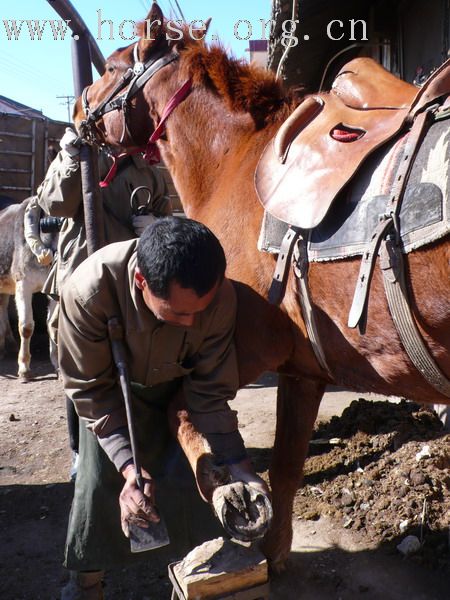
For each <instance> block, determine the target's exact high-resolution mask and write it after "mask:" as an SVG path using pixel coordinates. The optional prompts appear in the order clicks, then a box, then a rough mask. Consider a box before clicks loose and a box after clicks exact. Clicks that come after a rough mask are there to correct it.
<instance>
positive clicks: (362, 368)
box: [310, 242, 450, 402]
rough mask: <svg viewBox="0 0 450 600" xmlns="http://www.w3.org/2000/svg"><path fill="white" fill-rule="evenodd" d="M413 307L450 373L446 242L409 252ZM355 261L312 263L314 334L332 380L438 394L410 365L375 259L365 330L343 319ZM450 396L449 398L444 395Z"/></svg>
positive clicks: (424, 396) (420, 395)
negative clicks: (315, 319) (316, 332)
mask: <svg viewBox="0 0 450 600" xmlns="http://www.w3.org/2000/svg"><path fill="white" fill-rule="evenodd" d="M407 262H408V269H407V271H408V276H407V279H408V281H409V284H410V296H411V298H412V309H413V313H414V316H415V318H416V321H417V324H418V326H419V329H420V331H421V333H422V335H423V337H424V340H425V343H426V345H427V347H428V349H429V351H430V352H431V354H432V356H433V357H434V359H435V361H436V362H437V364H438V365H439V367H440V369H441V371H443V372H444V373H445V374H446V375H447V377H448V378H450V350H449V349H450V294H449V293H448V282H449V276H448V275H449V269H448V264H449V252H448V242H443V243H440V244H437V245H436V246H434V247H428V248H424V249H422V250H420V251H417V252H413V253H411V254H409V255H408V258H407ZM359 266H360V261H359V260H356V259H351V260H345V261H337V262H332V263H326V264H323V263H322V264H314V265H311V270H310V286H311V293H312V297H313V302H314V304H315V305H316V307H317V308H318V310H316V316H317V320H318V327H319V336H320V339H321V341H322V344H323V346H324V351H325V355H326V358H327V362H328V364H329V366H330V369H331V371H332V373H333V375H334V376H335V378H336V381H337V383H338V384H340V385H345V386H348V387H351V388H354V389H357V390H361V391H375V392H379V393H383V394H391V395H403V396H405V397H408V398H411V399H416V400H421V401H430V402H434V401H436V398H439V399H440V400H442V398H443V397H442V396H440V395H439V394H438V392H436V391H435V390H434V389H432V388H430V386H429V385H428V384H427V383H426V381H425V379H424V378H423V377H422V375H421V374H420V373H419V372H418V371H417V370H416V369H415V367H414V366H413V365H412V363H411V361H410V359H409V358H408V356H407V355H406V353H405V351H404V349H403V346H402V344H401V342H400V339H399V336H398V333H397V330H396V328H395V326H394V323H393V320H392V317H391V315H390V312H389V308H388V305H387V300H386V296H385V292H384V286H383V282H382V275H381V272H380V269H379V266H378V265H377V266H376V267H375V272H374V275H373V280H372V284H371V287H370V296H369V303H368V314H367V326H366V331H365V333H364V334H360V333H359V331H358V330H357V329H350V328H349V327H348V325H347V320H348V314H349V311H350V306H351V303H352V300H353V294H354V288H355V284H356V281H357V277H358V272H359ZM449 401H450V400H449Z"/></svg>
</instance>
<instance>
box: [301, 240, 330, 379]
mask: <svg viewBox="0 0 450 600" xmlns="http://www.w3.org/2000/svg"><path fill="white" fill-rule="evenodd" d="M306 244H307V242H306V240H305V239H304V238H303V236H302V235H301V234H299V235H298V237H297V239H296V242H295V247H294V259H293V265H294V273H295V274H296V275H297V280H298V291H299V298H300V306H301V308H302V316H303V320H304V321H305V325H306V331H307V332H308V338H309V341H310V342H311V346H312V349H313V351H314V354H315V356H316V358H317V362H318V363H319V365H320V366H321V367H322V369H323V370H324V371H326V372H327V374H328V375H329V376H330V378H331V379H332V380H333V379H334V378H333V375H332V374H331V371H330V368H329V367H328V364H327V360H326V358H325V352H324V351H323V347H322V344H321V341H320V337H319V331H318V329H317V323H316V318H315V313H314V308H313V305H312V302H311V295H310V293H309V285H308V267H309V262H308V250H307V246H306Z"/></svg>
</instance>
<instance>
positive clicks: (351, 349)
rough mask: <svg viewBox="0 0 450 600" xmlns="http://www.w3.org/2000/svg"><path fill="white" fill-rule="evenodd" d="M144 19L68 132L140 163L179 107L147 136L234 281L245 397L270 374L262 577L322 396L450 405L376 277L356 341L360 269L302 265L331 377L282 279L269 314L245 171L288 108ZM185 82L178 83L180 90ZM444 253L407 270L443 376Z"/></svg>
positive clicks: (275, 549)
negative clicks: (127, 78) (273, 392)
mask: <svg viewBox="0 0 450 600" xmlns="http://www.w3.org/2000/svg"><path fill="white" fill-rule="evenodd" d="M147 19H148V20H150V22H152V23H153V22H155V25H154V26H153V28H152V35H151V36H148V35H143V33H144V29H143V28H142V30H141V38H140V39H139V42H138V44H137V45H134V44H133V45H131V46H129V47H127V48H124V49H121V50H117V51H116V52H114V53H113V54H112V55H111V56H110V57H109V59H108V61H107V63H106V71H105V74H104V75H103V77H102V78H101V79H100V80H98V81H97V82H96V83H94V85H92V86H91V87H90V88H89V89H88V90H87V92H86V93H85V97H84V107H83V103H82V102H81V101H80V100H79V101H78V103H77V107H76V110H75V122H76V124H77V126H79V125H80V123H81V122H82V121H83V120H84V119H85V117H86V110H87V107H89V110H90V111H93V113H92V114H93V116H94V118H93V119H92V123H91V126H90V135H91V139H94V138H95V141H96V142H98V143H104V144H106V145H108V146H110V147H111V148H113V149H114V150H115V153H116V154H118V153H119V152H124V151H126V152H133V151H137V150H139V149H142V148H145V147H146V145H147V142H148V140H149V138H150V136H152V133H153V132H154V131H155V129H156V130H158V125H159V124H160V121H161V119H163V121H165V116H166V115H165V114H164V111H165V109H166V107H167V104H168V102H169V100H170V99H171V98H172V97H173V96H174V95H175V94H177V93H178V100H179V102H178V106H177V107H176V108H175V109H174V110H173V111H172V112H171V114H170V117H169V118H168V119H167V121H166V122H165V125H164V130H163V131H162V129H163V128H162V127H160V128H159V130H158V133H159V134H160V135H159V141H158V143H157V146H158V149H159V151H160V152H161V154H162V157H163V159H164V162H165V164H166V165H167V167H168V169H169V171H170V173H171V175H172V177H173V180H174V182H175V185H176V188H177V191H178V193H179V195H180V198H181V199H182V203H183V207H184V210H185V212H186V214H187V216H189V217H191V218H194V219H197V220H199V221H202V222H204V223H206V224H207V225H208V226H209V227H210V228H211V229H212V230H213V231H214V233H215V234H216V235H217V236H218V238H219V239H220V241H221V243H222V244H223V246H224V248H225V252H226V256H227V260H228V271H227V274H228V276H229V277H230V278H232V279H233V280H235V286H236V291H237V294H238V305H239V310H238V321H237V329H236V345H237V349H238V356H239V368H240V383H241V385H242V386H243V385H246V384H247V383H249V382H251V381H253V380H255V378H256V377H257V376H258V375H260V374H261V373H262V372H263V371H265V370H273V371H278V373H280V380H279V388H278V405H277V425H276V438H275V446H274V452H273V460H272V464H271V468H270V481H271V487H272V492H273V508H274V519H273V524H272V527H271V529H270V531H269V533H268V534H267V536H266V539H265V541H264V550H265V552H266V554H267V556H268V557H269V558H270V559H271V561H272V565H274V566H275V567H281V565H282V564H283V562H284V561H285V560H286V559H287V557H288V554H289V551H290V545H291V539H292V524H291V518H292V504H293V498H294V495H295V493H296V491H297V489H298V486H299V484H300V481H301V475H302V469H303V464H304V460H305V457H306V453H307V448H308V442H309V440H310V437H311V433H312V429H313V425H314V421H315V419H316V416H317V412H318V408H319V404H320V400H321V398H322V395H323V393H324V390H325V387H326V385H327V384H329V383H334V384H337V385H341V386H345V387H347V388H350V389H353V390H357V391H360V392H364V391H366V392H368V391H370V392H378V393H381V394H386V395H400V396H405V397H407V398H410V399H412V400H415V401H418V402H427V403H448V402H449V399H448V398H447V397H445V396H444V395H443V394H439V393H438V392H437V391H436V390H435V389H433V388H432V387H431V386H430V385H429V384H428V383H427V382H426V381H425V379H424V378H423V377H422V375H421V374H420V373H419V372H418V371H417V370H416V369H415V368H414V366H413V364H412V363H411V361H410V360H409V358H408V356H407V355H406V353H405V351H404V349H403V347H402V344H401V342H400V340H399V336H398V334H397V331H396V329H395V327H394V324H393V322H392V318H391V316H390V313H389V310H388V305H387V302H386V297H385V293H384V289H383V283H382V278H381V275H380V271H379V269H378V268H376V269H375V272H374V275H373V281H372V285H371V295H370V302H369V306H368V315H367V329H366V332H365V335H360V333H359V332H358V331H357V330H355V329H349V328H348V327H347V318H348V313H349V309H350V305H351V302H352V297H353V293H354V288H355V282H356V281H357V278H358V270H359V266H360V259H359V258H349V259H345V260H339V261H332V262H326V263H313V264H311V265H310V269H309V286H310V293H311V297H312V303H313V306H314V310H315V312H316V316H317V325H318V331H319V335H320V337H321V338H322V340H324V341H325V348H324V351H325V357H326V361H327V364H328V366H329V369H330V372H331V374H332V375H331V376H330V375H329V374H328V373H327V372H326V371H325V370H324V369H323V368H322V367H321V366H320V365H319V364H318V362H317V360H316V357H315V355H314V352H313V350H312V347H311V344H310V341H309V339H308V335H307V333H306V327H305V322H304V319H303V317H302V312H301V309H300V306H299V302H298V295H297V285H296V281H295V277H294V275H293V274H292V272H291V273H290V276H289V281H288V284H287V290H286V294H285V296H284V300H283V303H282V305H281V308H277V307H275V306H272V305H270V304H269V303H268V302H267V300H266V298H267V296H268V291H269V287H270V285H271V281H272V277H273V271H274V265H275V261H274V258H273V257H272V256H270V255H268V254H263V253H260V252H258V250H257V241H258V235H259V232H260V227H261V221H262V217H263V208H262V206H261V205H260V203H259V201H258V198H257V195H256V192H255V187H254V173H255V168H256V166H257V163H258V160H259V157H260V155H261V154H262V152H263V150H264V148H265V147H266V145H267V144H268V142H269V140H270V139H271V138H272V137H273V136H274V135H275V133H276V132H277V130H278V129H279V127H280V125H281V124H282V123H283V122H284V121H285V119H286V118H287V117H288V116H289V115H290V114H291V113H292V111H293V110H294V109H295V106H296V102H295V101H294V99H293V98H292V97H291V96H290V95H289V94H287V93H286V92H285V91H284V90H283V89H282V86H281V85H280V83H278V82H277V81H276V80H275V77H274V76H273V75H272V74H271V73H270V72H267V71H264V70H261V69H258V68H256V67H254V66H252V65H246V64H243V63H242V62H240V61H236V60H233V59H230V58H228V57H227V55H226V53H225V52H224V51H223V50H222V49H221V48H220V47H212V48H208V47H207V46H206V45H205V44H204V43H203V42H202V41H196V40H193V39H192V37H191V36H190V35H189V33H188V32H187V30H186V31H185V32H184V33H185V34H184V37H183V39H181V40H178V41H171V40H167V36H166V28H165V27H166V26H165V24H164V18H163V15H162V14H161V11H160V9H159V7H158V6H157V5H156V4H154V5H153V6H152V9H151V11H150V14H149V15H148V17H147ZM157 21H159V22H160V23H159V24H158V23H157ZM150 37H152V38H153V39H148V38H150ZM198 37H200V36H198ZM146 38H147V39H146ZM152 59H154V61H159V62H155V65H156V66H155V65H154V66H153V67H151V68H152V69H153V70H154V71H155V72H154V74H153V76H152V77H151V78H150V79H149V80H148V81H147V82H146V83H145V85H143V87H142V88H141V89H139V90H137V91H136V90H135V93H132V94H131V96H130V101H129V102H128V106H127V109H126V111H125V110H123V104H121V101H122V100H123V98H124V97H125V96H126V94H127V88H126V86H125V85H122V89H120V90H119V88H117V85H118V82H119V81H120V79H121V77H122V76H124V75H125V74H126V73H127V72H128V73H129V69H133V67H136V65H137V68H138V70H139V68H140V66H139V64H140V63H141V62H143V63H146V62H148V61H150V62H151V61H152ZM137 63H139V64H137ZM185 82H189V83H188V84H187V88H189V89H188V91H187V92H186V90H187V88H186V86H185ZM182 88H184V89H182ZM180 90H181V94H182V97H181V98H180ZM119 91H120V93H119ZM185 92H186V93H185ZM121 94H122V98H121V97H120V96H121ZM111 98H112V99H113V100H112V102H114V100H116V99H118V100H117V103H116V104H115V105H114V106H113V107H112V108H114V110H111V111H109V112H105V113H104V114H103V112H102V113H101V114H100V113H97V114H95V109H96V107H99V106H100V105H102V103H104V102H105V100H106V101H107V102H108V101H110V100H111ZM116 109H118V110H116ZM166 113H167V109H166ZM100 117H101V118H100ZM94 120H95V121H96V123H95V125H94V124H93V121H94ZM154 139H155V136H154V137H153V138H152V140H154ZM336 167H337V168H338V169H339V165H336ZM299 194H301V186H300V185H299ZM447 242H448V238H444V239H443V240H440V241H439V242H435V243H432V244H429V245H427V246H426V247H423V248H421V249H420V250H417V251H414V252H411V253H410V254H408V255H407V256H406V257H405V260H406V263H407V274H408V285H409V291H410V296H411V298H412V308H413V312H414V315H415V316H416V318H417V320H418V321H419V323H420V330H421V332H422V334H423V337H424V339H425V342H426V344H427V346H428V348H429V349H430V352H431V353H432V355H433V357H434V359H435V361H436V363H437V364H438V365H439V367H440V369H441V370H442V371H443V372H444V373H446V374H447V376H448V374H449V373H450V357H449V347H450V339H449V338H450V298H449V293H448V283H449V281H448V258H449V254H448V245H447ZM256 411H257V407H255V414H256Z"/></svg>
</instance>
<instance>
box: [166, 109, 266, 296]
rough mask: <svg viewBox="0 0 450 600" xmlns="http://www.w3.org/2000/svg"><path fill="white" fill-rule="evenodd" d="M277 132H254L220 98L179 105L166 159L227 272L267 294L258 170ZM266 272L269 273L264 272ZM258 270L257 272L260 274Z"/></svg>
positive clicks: (249, 123) (242, 116)
mask: <svg viewBox="0 0 450 600" xmlns="http://www.w3.org/2000/svg"><path fill="white" fill-rule="evenodd" d="M273 134H274V130H273V128H272V130H261V131H255V125H254V123H253V120H252V118H251V116H250V115H248V114H246V113H239V114H237V113H230V112H229V111H226V109H225V107H224V105H223V104H222V102H221V101H220V100H217V99H214V98H213V99H212V100H211V101H210V102H209V104H208V103H205V102H197V103H196V105H193V104H192V103H190V104H189V105H188V103H186V105H185V106H183V110H182V107H181V106H179V107H178V108H177V110H176V111H175V112H174V113H173V114H172V116H171V118H170V125H169V127H168V131H167V137H168V141H167V142H164V143H163V144H162V149H163V158H164V161H165V163H166V164H167V167H168V169H169V171H170V174H171V176H172V178H173V180H174V183H175V186H176V188H177V192H178V194H179V196H180V199H181V202H182V204H183V209H184V211H185V213H186V215H187V216H188V217H190V218H193V219H197V220H199V221H201V222H203V223H205V224H206V225H208V227H210V228H211V229H212V231H213V232H214V233H215V234H216V235H217V236H218V238H219V239H220V241H221V243H222V245H223V246H224V249H225V253H226V255H227V260H228V274H229V276H230V277H232V278H234V279H238V280H240V281H243V282H245V283H248V284H249V285H250V286H251V287H253V288H254V289H256V290H258V292H259V293H260V294H263V295H265V293H266V291H267V289H266V288H267V287H268V285H269V283H270V279H271V273H272V268H273V265H272V262H271V261H270V260H269V258H270V257H267V256H265V255H262V254H261V253H259V252H258V250H257V240H258V235H259V230H260V227H261V222H262V216H263V209H262V206H261V205H260V203H259V201H258V199H257V196H256V192H255V188H254V172H255V168H256V165H257V162H258V160H259V157H260V155H261V153H262V151H263V149H264V147H265V145H266V144H267V142H268V140H269V139H270V137H271V136H272V135H273ZM266 270H267V273H266V275H263V272H265V271H266ZM257 274H259V275H257Z"/></svg>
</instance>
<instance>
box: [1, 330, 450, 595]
mask: <svg viewBox="0 0 450 600" xmlns="http://www.w3.org/2000/svg"><path fill="white" fill-rule="evenodd" d="M33 349H34V357H33V363H32V367H33V369H34V372H35V375H36V378H35V379H34V380H33V381H30V382H28V383H22V382H21V381H19V380H17V378H16V377H15V370H16V362H15V360H14V359H13V358H12V357H8V358H7V359H5V360H3V361H1V362H0V392H1V394H0V397H1V400H0V442H1V443H0V534H1V537H0V540H1V541H0V598H1V599H2V600H38V599H45V600H48V599H56V598H58V597H59V590H60V588H61V586H62V585H63V584H64V582H65V581H66V580H67V573H66V572H65V570H64V569H63V568H62V566H61V562H62V553H63V546H64V538H65V529H66V523H67V516H68V512H69V508H70V502H71V496H72V491H73V486H72V484H71V483H69V481H68V479H69V478H68V472H69V464H70V452H69V449H68V446H67V439H66V423H65V409H64V403H63V394H62V387H61V383H60V382H59V381H58V380H57V379H56V377H55V376H54V374H53V373H52V371H51V366H50V363H49V361H48V359H47V357H46V348H45V338H44V336H37V338H36V340H35V341H34V342H33ZM275 384H276V380H275V377H274V376H272V375H267V376H266V377H264V378H262V379H261V381H260V382H259V383H257V384H254V385H252V386H249V387H248V388H246V389H245V390H242V391H241V392H240V393H239V396H238V398H237V400H235V401H234V403H233V408H235V409H237V410H238V411H239V418H240V422H241V430H242V433H243V436H244V439H245V441H246V445H247V447H248V448H249V451H250V453H251V456H252V458H253V460H254V462H255V464H256V466H257V469H258V471H259V472H260V473H262V474H263V476H264V477H267V469H268V464H269V461H270V447H271V445H272V441H273V432H274V424H275V393H276V392H275V390H276V388H275ZM365 398H367V400H366V399H359V396H358V395H356V394H350V393H348V392H343V391H336V390H335V391H333V392H331V393H329V394H327V396H326V399H325V401H324V402H323V403H322V404H323V407H322V409H321V413H320V419H319V423H318V425H317V427H316V432H315V435H314V440H313V442H312V443H311V445H310V448H311V450H310V457H309V458H308V461H307V467H306V476H305V486H304V487H303V488H301V489H300V490H299V491H298V493H297V496H296V499H295V511H294V516H293V525H294V542H293V547H292V553H291V559H290V563H289V566H288V569H287V571H286V572H285V573H284V574H282V575H280V576H277V577H273V578H272V580H271V598H273V599H274V600H339V599H341V600H347V599H348V600H349V599H350V598H352V599H353V598H355V597H356V598H361V599H363V600H379V599H383V600H402V599H407V600H444V599H448V598H450V591H449V589H448V588H449V583H450V579H449V577H450V554H449V524H450V502H449V500H450V498H449V496H450V444H449V441H450V436H448V435H444V433H443V431H442V429H441V426H440V423H439V421H438V420H437V419H436V417H435V416H434V415H433V414H431V413H429V412H427V411H424V410H421V409H420V407H418V406H417V405H414V404H411V403H407V402H397V403H387V402H380V401H374V399H373V398H370V399H369V396H366V397H365ZM345 407H346V408H345ZM342 411H343V412H342ZM341 413H342V416H341V417H333V416H332V415H338V414H339V415H340V414H341ZM256 415H257V418H256ZM408 535H413V536H415V537H416V538H417V539H418V540H419V544H420V548H419V549H418V551H417V552H415V553H414V554H412V555H410V556H407V557H405V556H403V555H402V554H401V553H400V552H399V550H397V545H398V544H399V543H400V542H401V541H402V540H404V538H405V537H406V536H408ZM172 558H179V557H172ZM170 592H171V586H170V584H169V581H168V578H167V559H166V560H162V559H161V560H155V561H153V560H152V562H151V564H150V565H149V564H144V565H140V566H137V567H133V568H129V569H126V570H122V571H120V572H115V573H111V574H108V576H107V578H106V587H105V597H106V598H107V600H113V599H114V600H116V599H117V600H160V599H165V598H169V597H170Z"/></svg>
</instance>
